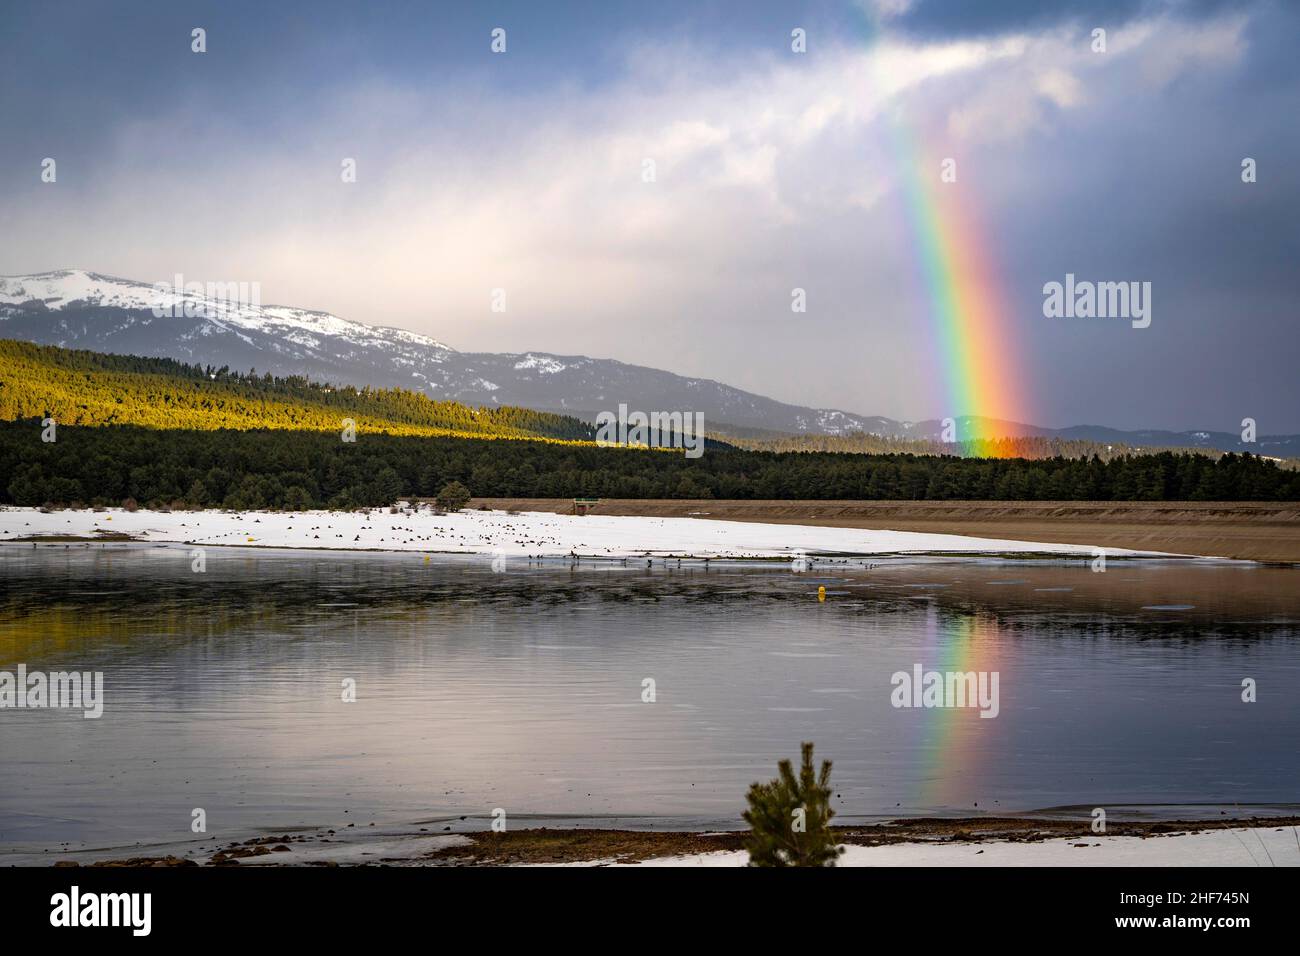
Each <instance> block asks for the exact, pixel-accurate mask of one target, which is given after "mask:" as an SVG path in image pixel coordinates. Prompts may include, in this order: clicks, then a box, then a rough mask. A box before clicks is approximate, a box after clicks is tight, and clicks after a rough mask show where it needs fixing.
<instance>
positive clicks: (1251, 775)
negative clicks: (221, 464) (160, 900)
mask: <svg viewBox="0 0 1300 956" xmlns="http://www.w3.org/2000/svg"><path fill="white" fill-rule="evenodd" d="M1297 583H1300V571H1297V570H1295V569H1292V568H1278V567H1260V566H1256V565H1250V564H1237V563H1227V562H1208V561H1207V562H1186V561H1169V562H1141V563H1129V562H1121V561H1114V560H1112V561H1111V562H1110V564H1109V565H1108V569H1107V571H1106V573H1104V574H1095V573H1092V572H1090V570H1089V566H1088V563H1087V562H1086V561H1074V562H1064V561H1061V562H1046V563H1044V562H1023V561H1022V562H1012V561H996V560H969V559H965V560H944V559H906V560H904V559H899V560H896V561H889V562H884V563H881V562H877V563H875V565H874V566H873V567H871V568H869V569H868V568H866V567H865V566H862V565H861V564H856V565H847V564H846V565H842V566H832V567H826V566H820V567H818V568H816V569H814V570H813V571H810V572H808V573H804V574H794V573H791V571H790V569H789V566H788V565H785V564H782V565H780V566H777V565H772V564H760V563H756V564H748V565H745V564H740V563H733V564H728V563H719V562H716V561H715V562H712V564H711V566H710V567H709V568H707V569H706V568H705V567H704V565H703V564H683V565H682V566H681V567H680V568H677V567H673V568H654V569H646V568H644V567H625V566H623V565H621V564H618V563H615V564H612V565H608V564H606V565H597V566H587V565H585V564H584V566H582V567H581V568H570V567H569V566H568V565H567V564H565V563H553V564H549V565H544V566H537V565H534V566H529V565H528V564H527V562H526V561H519V562H517V563H515V564H513V565H508V566H507V567H506V569H505V572H504V573H494V572H493V570H492V568H491V564H490V562H489V560H488V559H486V558H468V557H467V558H449V557H440V558H435V559H433V560H432V561H431V562H429V563H425V562H424V560H423V558H422V557H421V556H418V555H416V556H412V555H395V556H389V555H379V554H365V555H339V554H324V553H314V554H312V553H309V554H293V553H288V552H258V551H251V550H242V549H218V548H212V549H208V552H207V570H206V572H204V573H201V574H199V573H194V572H193V571H192V570H191V565H190V554H189V551H188V550H187V549H185V548H179V547H178V548H158V547H151V546H143V545H141V546H135V545H122V546H107V547H105V546H96V547H85V546H80V545H73V546H71V547H68V548H63V547H50V546H44V547H41V548H30V547H27V548H24V547H18V546H5V547H0V670H10V671H13V670H14V669H15V668H16V666H17V665H18V664H19V663H25V664H26V665H27V667H28V669H29V670H44V671H55V670H67V669H77V670H98V671H103V673H104V682H105V689H104V694H105V705H104V715H103V717H102V718H100V719H98V720H86V719H84V718H83V717H82V716H81V714H80V712H79V711H66V710H63V711H60V710H0V853H3V852H16V851H18V850H27V851H31V850H32V849H34V848H35V849H39V848H42V847H49V848H58V847H62V846H65V845H66V846H71V847H81V846H86V845H90V846H99V845H119V844H127V843H132V842H137V841H138V842H149V841H165V840H167V839H177V838H179V835H188V830H189V822H190V813H191V810H192V809H193V808H196V807H202V808H204V810H205V811H206V813H207V816H208V829H209V833H211V834H217V835H220V834H223V833H225V834H231V835H238V834H243V833H247V832H248V831H250V830H255V829H262V828H272V829H274V828H288V827H294V826H339V825H342V826H346V824H347V823H348V822H353V823H355V824H356V825H357V826H358V827H362V826H366V825H367V824H369V823H371V822H376V823H378V824H380V825H388V824H393V823H399V822H405V823H411V822H417V821H420V822H425V821H439V825H438V829H441V825H442V821H444V820H449V821H452V822H455V823H456V824H457V828H458V829H464V828H465V827H466V826H473V825H476V824H477V825H480V826H481V825H483V822H484V820H485V818H486V816H487V814H489V813H490V812H491V811H492V809H493V808H496V807H502V808H505V809H506V811H507V813H508V814H509V815H510V818H511V819H512V820H514V821H516V822H518V821H521V820H528V821H530V822H536V821H537V819H538V818H539V817H540V818H542V819H544V820H547V821H549V825H556V824H557V823H560V822H564V821H565V820H566V819H567V820H568V821H569V822H584V823H586V822H592V821H596V822H600V823H601V824H603V825H636V826H683V825H688V826H728V827H734V826H736V825H738V824H739V823H740V819H739V814H740V811H741V810H742V809H743V804H744V793H745V790H746V788H747V786H748V785H749V784H750V783H751V782H752V781H754V780H756V779H766V778H768V777H770V776H772V775H773V771H774V768H775V763H776V761H777V759H778V758H780V757H784V756H796V755H797V753H798V747H799V742H800V741H801V740H813V741H816V744H817V750H818V754H819V756H825V757H829V758H831V759H833V760H834V762H835V770H834V777H833V779H834V781H835V789H836V793H837V795H838V796H837V801H836V805H837V808H838V809H839V811H840V814H841V816H840V822H849V821H852V820H854V819H861V818H875V817H880V816H888V817H897V816H900V815H913V814H934V813H961V814H970V813H979V812H985V811H992V812H1022V811H1030V810H1043V809H1048V808H1062V807H1071V808H1076V811H1064V812H1081V813H1083V814H1084V815H1086V812H1087V809H1088V808H1091V807H1094V806H1107V807H1119V806H1122V805H1128V806H1136V805H1188V804H1195V805H1199V806H1196V807H1192V808H1188V807H1185V806H1184V807H1180V813H1179V815H1185V814H1186V813H1202V814H1205V815H1211V814H1214V815H1217V814H1218V812H1219V807H1221V806H1223V807H1229V808H1230V807H1232V806H1233V805H1239V806H1242V807H1243V808H1244V807H1246V806H1247V805H1271V806H1276V805H1285V804H1293V803H1295V802H1296V801H1297V800H1300V745H1298V742H1300V705H1298V704H1297V697H1296V688H1297V687H1300V628H1298V627H1297V619H1298V618H1300V607H1298V604H1300V602H1298V600H1297ZM818 585H824V586H825V587H826V588H827V590H828V596H827V599H826V601H825V603H819V602H818V600H817V596H816V591H817V587H818ZM917 663H920V664H921V665H922V666H923V667H924V668H925V669H927V670H929V669H936V670H963V671H967V670H973V671H990V672H992V671H996V672H997V673H998V674H999V691H1000V694H999V698H1000V699H999V706H1000V712H999V715H998V716H997V718H996V719H981V718H980V717H979V716H978V711H977V710H974V709H930V710H926V709H910V710H909V709H896V708H894V707H893V706H891V703H890V695H891V690H892V686H891V683H890V677H891V675H892V674H893V673H894V672H896V671H909V672H910V671H911V670H912V668H913V665H914V664H917ZM1248 677H1249V678H1253V679H1255V680H1256V681H1257V683H1258V701H1257V702H1256V703H1243V702H1242V700H1241V693H1242V688H1241V684H1242V680H1243V678H1248ZM647 678H650V679H653V680H654V682H655V691H656V700H655V702H654V703H645V702H643V701H642V688H643V681H644V680H645V679H647ZM347 679H352V680H355V682H356V694H357V700H356V702H355V703H345V702H343V701H342V700H341V696H342V682H343V681H345V680H347ZM1077 808H1084V809H1083V810H1077ZM1148 811H1149V812H1156V811H1155V810H1151V809H1150V807H1148ZM1165 815H1168V814H1165ZM461 816H466V817H469V818H470V819H469V821H468V822H465V823H460V822H459V818H460V817H461Z"/></svg>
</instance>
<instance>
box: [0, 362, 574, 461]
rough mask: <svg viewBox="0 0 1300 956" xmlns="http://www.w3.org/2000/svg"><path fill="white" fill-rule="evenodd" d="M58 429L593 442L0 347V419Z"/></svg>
mask: <svg viewBox="0 0 1300 956" xmlns="http://www.w3.org/2000/svg"><path fill="white" fill-rule="evenodd" d="M47 415H48V416H50V417H52V418H53V419H54V420H55V421H56V422H57V423H58V424H60V425H143V426H146V427H151V428H169V429H174V428H184V429H195V430H200V431H209V430H213V429H221V428H228V429H237V430H247V429H259V428H269V429H293V430H310V431H333V432H341V430H342V429H343V427H344V419H351V420H352V421H353V422H354V423H355V427H356V429H357V430H358V431H362V432H385V433H388V434H391V435H423V436H441V437H474V438H529V439H549V440H560V441H584V442H585V441H593V440H594V438H595V429H594V428H593V427H592V426H590V425H588V424H586V423H584V422H581V421H579V420H578V419H576V418H572V417H567V416H562V415H554V414H550V413H548V412H535V411H531V410H530V409H526V408H513V407H508V406H503V407H496V408H484V409H475V408H470V407H468V406H466V405H462V404H460V403H458V402H439V401H434V400H432V399H430V398H428V397H427V396H425V395H421V394H419V393H416V392H410V391H406V390H404V389H371V388H363V389H355V388H353V387H351V386H343V387H337V388H336V387H333V386H330V385H327V384H322V383H319V382H311V381H308V380H307V379H305V378H300V377H290V378H276V377H273V376H272V375H271V374H270V373H269V372H268V373H264V374H262V375H256V374H251V373H240V372H235V371H231V370H230V369H228V368H225V367H222V368H220V369H214V368H212V367H210V366H209V367H206V368H205V367H200V366H197V365H185V364H183V363H180V362H176V361H173V360H172V359H164V358H142V357H139V356H123V355H103V354H99V353H96V352H87V351H80V350H70V349H60V348H55V347H53V346H41V345H33V344H31V343H29V342H13V341H7V340H0V419H6V420H12V419H20V418H41V417H45V416H47Z"/></svg>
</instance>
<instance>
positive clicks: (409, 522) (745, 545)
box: [0, 508, 1161, 558]
mask: <svg viewBox="0 0 1300 956" xmlns="http://www.w3.org/2000/svg"><path fill="white" fill-rule="evenodd" d="M56 536H57V537H72V538H87V539H95V538H104V537H110V538H112V537H119V538H120V537H121V536H127V537H129V538H131V539H135V540H139V541H150V542H158V543H185V544H195V545H233V546H239V547H252V548H324V549H340V550H358V551H414V552H426V553H436V552H457V553H467V554H504V555H532V556H555V555H569V554H576V555H579V556H582V557H588V556H591V557H628V556H633V555H649V556H667V555H671V556H675V557H688V556H689V557H718V558H782V557H792V556H796V555H797V554H798V552H801V551H802V552H805V553H806V554H809V555H818V554H823V555H824V554H836V555H884V554H916V553H929V552H940V553H957V554H1030V553H1032V554H1059V555H1088V556H1091V555H1092V554H1094V553H1095V552H1094V549H1093V548H1091V547H1089V546H1087V545H1078V544H1044V543H1041V542H1031V541H1011V540H1004V539H994V538H973V537H967V536H964V535H953V534H929V533H923V532H914V531H887V530H879V531H875V530H861V529H855V528H824V527H810V526H805V525H786V524H760V523H750V522H739V521H715V520H709V519H704V518H650V517H622V516H610V515H599V514H593V515H586V516H584V517H577V516H573V515H557V514H549V513H544V512H525V513H519V514H510V513H508V512H505V511H461V512H456V513H451V514H437V513H434V512H433V511H431V510H428V509H421V510H416V511H409V512H401V513H397V514H390V513H389V511H388V509H380V508H375V509H371V510H369V511H360V512H343V511H306V512H257V511H243V512H233V511H174V512H162V511H145V510H140V511H133V512H128V511H124V510H122V509H117V508H111V509H108V510H106V511H98V512H97V511H92V510H79V511H71V510H65V511H50V512H48V513H43V512H41V511H39V510H38V509H35V508H6V509H2V510H0V542H4V541H13V540H15V539H17V540H23V539H27V538H31V537H56ZM1106 554H1107V555H1108V556H1115V557H1121V556H1130V557H1131V556H1159V555H1160V554H1161V553H1160V552H1155V551H1131V550H1126V549H1123V548H1107V549H1106Z"/></svg>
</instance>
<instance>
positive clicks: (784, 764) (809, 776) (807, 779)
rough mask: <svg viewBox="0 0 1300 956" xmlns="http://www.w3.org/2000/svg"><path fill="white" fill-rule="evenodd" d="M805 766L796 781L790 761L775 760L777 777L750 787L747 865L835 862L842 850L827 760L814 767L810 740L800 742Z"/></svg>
mask: <svg viewBox="0 0 1300 956" xmlns="http://www.w3.org/2000/svg"><path fill="white" fill-rule="evenodd" d="M801 749H802V751H803V765H802V766H801V767H800V768H799V778H798V779H797V780H796V779H795V776H794V769H793V768H792V767H791V765H790V761H789V760H782V761H781V762H780V763H779V764H777V772H778V773H779V776H778V777H777V778H776V779H775V780H772V781H771V782H769V783H755V784H752V785H751V786H750V788H749V793H748V794H747V795H746V800H748V801H749V809H748V810H746V811H745V822H746V823H748V824H749V826H750V835H749V839H748V840H747V841H746V842H745V848H746V849H747V850H748V851H749V865H750V866H834V865H835V859H836V857H838V856H839V855H840V854H841V853H843V852H844V851H843V849H841V848H840V847H838V846H837V845H836V843H835V835H834V834H833V833H832V832H831V829H830V822H831V817H833V816H835V811H834V810H832V809H831V787H830V780H831V762H830V761H829V760H823V761H822V767H821V773H820V774H817V773H815V772H814V770H813V745H812V744H811V743H804V744H803V745H802V748H801Z"/></svg>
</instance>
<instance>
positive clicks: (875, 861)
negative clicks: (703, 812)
mask: <svg viewBox="0 0 1300 956" xmlns="http://www.w3.org/2000/svg"><path fill="white" fill-rule="evenodd" d="M748 861H749V855H748V854H747V853H745V852H744V851H724V852H717V853H700V854H694V855H691V856H665V857H656V858H653V859H649V860H643V861H641V862H640V863H638V864H637V865H638V866H721V867H725V866H744V865H745V864H746V863H748ZM617 862H618V861H617V860H598V861H591V862H585V863H574V864H562V865H566V866H601V865H606V864H610V863H617ZM837 865H839V866H950V867H967V866H1300V842H1297V835H1296V831H1295V828H1294V827H1277V828H1275V827H1243V828H1240V829H1222V830H1219V829H1216V830H1203V831H1201V832H1198V833H1171V834H1158V835H1152V836H1145V837H1140V836H1092V837H1063V838H1059V839H1050V840H1042V841H1040V842H1020V841H1017V842H994V841H990V840H982V841H979V842H970V843H966V842H951V841H944V842H943V843H894V844H890V845H887V846H849V847H846V848H845V852H844V855H843V856H841V857H840V859H839V863H838V864H837Z"/></svg>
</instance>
